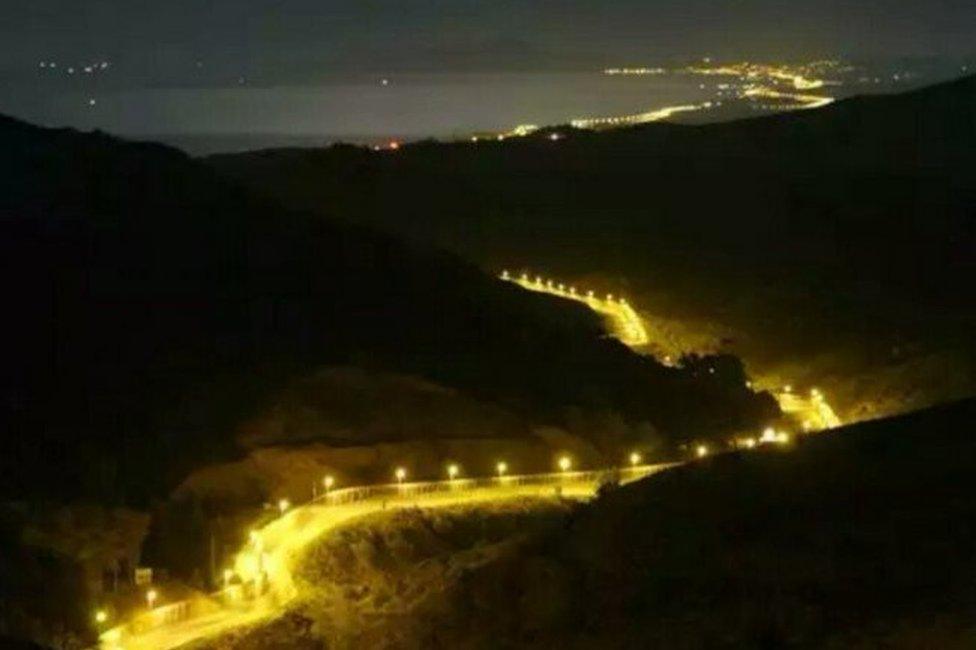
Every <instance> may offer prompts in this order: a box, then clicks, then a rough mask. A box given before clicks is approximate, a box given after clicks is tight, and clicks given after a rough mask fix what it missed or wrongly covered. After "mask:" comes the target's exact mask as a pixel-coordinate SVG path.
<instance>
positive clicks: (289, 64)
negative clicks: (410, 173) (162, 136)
mask: <svg viewBox="0 0 976 650" xmlns="http://www.w3.org/2000/svg"><path fill="white" fill-rule="evenodd" d="M974 32H976V2H973V1H972V0H810V1H802V2H801V1H799V0H725V1H717V0H680V1H679V0H563V1H557V0H276V1H272V0H251V1H247V0H169V1H167V2H151V1H149V0H85V1H84V2H78V1H77V0H31V1H30V2H27V1H8V2H4V3H2V7H0V83H2V84H3V85H6V87H7V89H6V92H4V91H3V90H2V89H0V112H4V113H13V114H15V115H17V116H18V117H23V118H25V119H36V120H37V121H39V122H42V123H52V124H53V123H69V124H74V125H77V126H81V127H95V126H98V127H100V128H108V129H110V130H119V131H128V132H132V131H144V132H162V131H172V130H180V129H181V121H184V122H185V125H184V126H185V129H184V130H189V131H200V130H207V129H211V128H213V127H214V126H215V125H214V124H212V123H210V122H208V121H207V120H208V119H210V118H211V117H213V111H211V110H209V109H206V110H204V109H202V108H201V107H200V106H208V105H209V104H208V102H211V101H217V102H218V104H216V106H217V107H218V108H217V110H218V111H219V110H226V111H229V113H230V117H231V118H233V119H232V121H231V124H232V125H233V127H234V128H237V129H245V130H252V129H260V128H262V127H266V128H265V129H264V130H278V131H280V130H282V129H288V130H295V129H290V127H289V126H288V125H290V124H292V123H293V122H296V121H298V122H302V123H307V124H304V125H303V126H302V127H301V129H297V130H301V131H303V132H304V131H309V130H311V131H318V130H328V128H329V125H330V123H329V120H325V119H324V118H321V116H317V115H316V116H312V115H310V114H309V112H308V111H307V110H304V109H302V110H298V109H295V108H294V106H295V105H296V103H295V101H293V99H294V98H289V99H288V100H287V101H286V102H284V104H283V105H282V106H272V105H271V104H272V100H271V99H269V98H267V97H264V98H261V100H260V102H262V103H255V100H254V98H253V97H251V98H249V99H248V102H249V103H247V104H246V105H243V106H242V105H241V104H239V102H238V99H237V98H231V99H229V100H228V99H227V98H226V97H217V98H210V97H208V98H199V97H190V98H188V97H187V96H180V97H176V98H174V97H170V96H167V97H165V98H162V99H160V98H158V97H147V96H141V97H137V98H134V99H132V100H131V101H130V100H129V99H128V98H127V99H126V102H125V104H124V106H123V105H122V103H121V102H117V104H116V106H115V107H114V111H115V112H114V113H108V111H109V109H110V107H111V104H110V103H109V102H110V100H111V97H110V95H109V94H108V93H111V92H118V91H125V92H132V91H134V90H138V89H150V90H153V91H155V90H158V89H177V90H179V91H180V92H184V91H186V90H187V89H225V88H238V87H240V86H244V85H246V86H247V87H248V88H251V89H260V88H265V89H274V88H276V87H281V86H289V87H292V88H295V87H302V86H306V87H314V88H322V87H326V86H329V85H330V84H331V85H336V84H349V83H353V84H363V83H365V84H369V83H373V82H376V81H378V80H380V79H382V78H384V77H386V76H393V75H397V74H400V75H404V74H441V73H464V74H484V73H504V72H533V73H537V72H570V71H586V72H593V71H597V70H600V69H601V68H603V67H605V66H617V65H647V64H652V65H653V64H664V65H667V64H668V63H670V62H672V61H688V60H695V59H698V58H699V57H704V56H711V57H715V58H717V59H735V60H740V59H744V58H750V59H754V60H755V59H762V60H767V61H781V60H810V59H816V58H833V57H846V58H857V57H860V58H869V57H882V58H889V59H890V58H896V57H903V56H904V57H944V56H949V57H953V56H955V57H961V56H969V55H971V54H972V53H973V52H974V50H976V48H974V47H973V45H972V43H973V40H974V39H973V37H974V35H976V34H974ZM45 62H56V63H57V64H58V65H59V68H58V70H59V73H62V72H63V71H64V70H65V67H66V66H74V67H76V68H77V71H78V74H79V78H81V75H82V74H83V71H84V68H85V67H87V66H90V65H94V66H96V68H95V70H94V72H93V73H92V76H91V77H89V78H87V79H96V77H97V80H96V81H91V82H89V81H87V80H83V81H71V82H70V83H67V82H64V80H63V79H60V78H59V80H58V81H56V82H55V81H51V80H50V78H53V76H52V75H48V77H49V78H44V79H40V78H39V76H38V67H39V65H40V64H41V63H45ZM103 62H104V63H106V64H108V67H107V68H105V70H104V71H103V70H102V69H101V68H100V67H99V66H100V65H101V64H102V63H103ZM350 80H352V82H350ZM70 84H73V85H70ZM85 84H87V85H85ZM357 87H358V86H357ZM430 88H431V86H429V85H428V86H426V87H425V90H423V91H422V93H423V94H420V93H421V91H418V94H417V95H416V96H415V97H407V99H406V101H408V102H409V101H413V102H414V103H415V104H423V102H425V101H427V98H429V97H433V98H434V99H436V96H437V93H436V91H432V90H430ZM573 90H574V91H575V92H577V93H587V92H589V93H591V94H592V93H595V92H598V91H596V90H593V89H589V88H582V87H580V88H576V89H573ZM357 92H358V91H355V90H354V91H345V90H344V91H343V93H345V94H340V95H336V96H330V97H328V98H327V99H326V100H323V101H328V102H331V104H330V105H335V104H341V103H342V102H343V101H344V98H345V97H350V98H352V99H353V100H355V99H356V97H357V95H356V93H357ZM506 92H507V93H510V94H511V95H512V96H513V97H516V98H518V97H521V96H522V95H518V94H517V93H518V90H517V89H515V88H514V87H513V88H506V89H505V90H503V91H502V94H504V93H506ZM69 93H74V94H69ZM547 93H548V91H544V92H543V91H540V92H538V93H536V95H534V96H528V95H525V96H524V97H525V100H524V102H525V103H526V104H527V105H528V106H529V107H530V108H531V106H532V105H533V104H535V103H537V102H538V101H550V102H552V103H556V102H562V103H565V102H567V100H565V99H564V98H563V97H562V96H561V95H559V94H555V95H553V94H551V93H548V94H547ZM491 94H493V95H495V94H497V93H495V92H492V93H491ZM297 101H298V102H299V103H300V102H301V101H302V98H298V100H297ZM318 101H319V99H318V98H314V99H312V100H309V103H310V104H311V105H313V106H314V105H316V102H318ZM619 101H620V102H621V103H630V100H629V99H628V100H626V102H625V99H620V100H619ZM220 102H223V104H220ZM450 102H455V103H456V104H459V105H464V104H465V103H466V102H467V99H466V98H464V97H461V96H460V95H459V96H458V98H457V99H456V100H454V99H451V100H450ZM450 102H449V106H448V107H447V108H445V110H449V111H455V110H458V109H456V108H455V104H451V103H450ZM90 103H91V105H90V106H89V104H90ZM164 103H166V104H165V106H164ZM646 104H647V105H653V101H652V99H651V98H648V99H647V102H646ZM99 105H101V106H104V107H105V108H104V109H103V113H102V114H101V115H89V114H86V113H84V112H83V110H82V109H83V108H85V107H89V108H96V107H97V106H99ZM509 105H511V101H508V103H507V104H506V106H509ZM221 106H224V107H227V108H221ZM289 107H291V108H290V110H287V109H289ZM576 108H577V107H569V108H567V111H566V115H565V117H571V116H572V113H573V111H574V110H576ZM578 108H579V109H580V110H584V109H589V108H591V107H589V106H580V107H578ZM593 108H600V107H599V106H595V107H593ZM635 108H636V107H635ZM486 110H487V109H486ZM492 110H494V109H492ZM519 111H522V109H521V108H520V109H519ZM262 112H263V114H264V115H267V116H268V117H270V118H271V119H270V121H268V122H267V124H265V123H264V122H262V120H263V119H264V118H263V117H262V116H260V115H257V116H256V114H258V113H262ZM362 112H363V111H362V110H358V109H357V111H355V112H353V113H352V117H351V118H350V119H346V117H347V116H343V115H338V113H336V114H337V115H338V118H341V120H345V121H344V122H341V129H339V130H342V131H343V132H347V131H355V130H357V129H366V130H376V128H377V127H376V123H378V122H381V121H382V120H388V121H389V120H390V118H389V116H385V115H376V116H375V119H373V121H360V122H357V121H356V120H355V119H352V118H355V117H356V116H357V114H361V113H362ZM522 112H524V113H528V114H527V115H526V119H530V118H532V114H531V113H532V111H522ZM522 112H520V113H519V114H520V115H521V114H522ZM89 113H90V112H89ZM512 113H513V114H514V113H515V110H514V109H513V110H512ZM550 113H551V111H550V112H545V111H541V112H540V113H539V115H540V117H543V118H544V117H548V115H550ZM560 115H561V114H560ZM142 116H145V117H142ZM313 117H314V118H315V119H313ZM406 117H409V118H410V119H409V120H406V121H405V122H404V123H405V124H407V125H409V126H410V128H412V129H426V128H433V126H439V125H441V124H451V125H452V126H453V125H455V124H456V126H457V127H458V128H466V127H468V126H471V125H479V126H480V125H482V124H483V123H484V122H485V117H484V116H483V115H481V114H475V113H471V114H461V115H458V116H457V118H456V119H454V121H450V120H449V119H447V118H444V119H441V121H440V122H437V123H436V124H434V123H433V122H432V123H430V125H428V123H427V122H425V121H423V120H420V119H419V118H418V116H417V115H412V114H411V115H408V116H406ZM338 118H337V119H338ZM510 119H511V118H510V116H509V115H508V114H507V113H506V114H505V115H504V116H499V117H498V118H497V120H495V121H496V122H498V123H503V122H507V121H509V120H510ZM234 120H236V121H234ZM316 120H318V121H316ZM341 120H340V121H341ZM392 121H396V120H392ZM347 122H348V124H347ZM485 126H489V125H485ZM492 126H493V125H492ZM336 128H339V127H336ZM389 131H391V132H396V131H397V124H391V125H390V128H389Z"/></svg>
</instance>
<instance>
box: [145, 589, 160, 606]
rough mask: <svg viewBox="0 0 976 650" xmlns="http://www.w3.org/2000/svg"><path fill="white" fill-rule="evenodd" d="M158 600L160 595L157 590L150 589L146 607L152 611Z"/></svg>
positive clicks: (147, 593)
mask: <svg viewBox="0 0 976 650" xmlns="http://www.w3.org/2000/svg"><path fill="white" fill-rule="evenodd" d="M158 598H159V594H158V593H157V592H156V590H155V589H150V590H149V591H147V592H146V606H147V607H148V608H149V609H152V608H153V606H154V605H155V604H156V600H157V599H158Z"/></svg>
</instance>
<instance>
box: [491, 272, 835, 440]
mask: <svg viewBox="0 0 976 650" xmlns="http://www.w3.org/2000/svg"><path fill="white" fill-rule="evenodd" d="M499 277H500V278H501V279H502V280H504V281H506V282H514V283H515V284H517V285H519V286H520V287H522V288H523V289H527V290H529V291H536V292H540V293H545V294H548V295H551V296H556V297H558V298H565V299H567V300H575V301H577V302H582V303H583V304H585V305H587V306H588V307H589V308H590V309H592V310H593V311H595V312H597V313H599V314H601V315H603V316H605V317H606V318H607V322H608V323H609V325H610V331H611V333H612V334H613V335H614V336H615V337H616V338H618V339H620V341H621V342H622V343H625V344H626V345H628V346H630V347H632V348H641V347H643V346H646V345H647V344H648V342H649V341H650V336H649V335H648V332H647V326H646V325H645V323H644V319H643V318H641V316H640V314H638V313H637V311H636V310H635V309H634V308H633V307H632V306H631V305H630V303H628V302H627V300H625V299H623V298H616V299H615V298H614V297H613V296H612V295H608V296H606V298H605V299H600V298H597V297H595V296H594V294H593V292H592V291H586V292H583V291H579V290H577V289H576V287H573V286H566V285H564V284H559V283H557V282H555V281H553V280H549V279H544V278H542V277H541V276H535V277H530V276H529V275H528V274H525V273H523V274H522V275H520V276H518V277H514V276H512V275H511V274H509V272H508V271H502V273H501V275H500V276H499ZM663 362H664V363H666V364H667V365H670V359H664V360H663ZM768 390H769V392H770V393H772V395H773V396H774V397H775V398H776V401H777V402H778V403H779V408H780V410H781V411H782V412H783V413H784V414H786V415H787V416H789V417H790V418H792V419H793V420H795V421H796V422H797V424H798V426H800V427H801V428H802V430H803V431H804V432H812V431H822V430H824V429H833V428H834V427H839V426H840V425H841V420H840V418H839V417H837V414H836V413H835V412H834V409H833V408H831V406H830V404H829V403H827V400H826V398H825V396H824V394H823V393H822V392H821V391H820V390H819V389H817V388H813V389H811V390H810V392H809V394H799V393H796V392H794V391H793V389H792V388H791V387H787V386H784V387H769V388H768Z"/></svg>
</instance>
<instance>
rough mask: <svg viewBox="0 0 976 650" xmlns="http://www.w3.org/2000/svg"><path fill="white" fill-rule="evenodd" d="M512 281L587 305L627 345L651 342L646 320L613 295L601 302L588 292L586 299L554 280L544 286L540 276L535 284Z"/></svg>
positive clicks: (574, 290) (524, 287) (524, 281)
mask: <svg viewBox="0 0 976 650" xmlns="http://www.w3.org/2000/svg"><path fill="white" fill-rule="evenodd" d="M523 277H524V276H523ZM512 281H514V282H515V283H516V284H518V285H519V286H521V287H522V288H523V289H528V290H529V291H540V292H542V293H548V294H550V295H553V296H558V297H560V298H567V299H570V300H577V301H579V302H583V303H586V305H587V306H588V307H589V308H590V309H592V310H593V311H595V312H597V313H598V314H601V315H603V316H606V317H607V319H608V321H609V323H610V324H611V325H612V330H611V331H612V333H613V334H614V336H616V337H617V338H618V339H620V341H621V342H622V343H624V344H625V345H630V346H633V347H639V346H642V345H646V344H647V342H648V341H649V340H650V337H649V336H648V334H647V329H646V328H645V326H644V319H643V318H641V316H640V315H639V314H638V313H637V312H636V311H635V310H634V308H633V307H632V306H631V305H630V304H628V302H627V301H626V300H620V301H619V302H615V301H614V300H613V294H608V295H607V298H606V300H599V299H597V298H595V297H594V293H593V291H587V292H586V294H585V296H586V297H585V298H584V297H583V296H581V295H578V293H577V290H576V287H569V291H568V292H567V291H566V285H563V284H560V285H558V286H555V285H554V284H553V281H552V280H547V281H546V283H545V284H543V282H542V278H541V277H539V276H536V280H535V282H534V283H532V282H528V281H526V280H525V279H521V280H512Z"/></svg>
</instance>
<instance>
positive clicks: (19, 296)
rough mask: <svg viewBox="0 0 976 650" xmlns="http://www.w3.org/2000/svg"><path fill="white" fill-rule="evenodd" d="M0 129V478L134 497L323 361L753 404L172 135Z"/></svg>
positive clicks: (641, 404)
mask: <svg viewBox="0 0 976 650" xmlns="http://www.w3.org/2000/svg"><path fill="white" fill-rule="evenodd" d="M0 144H2V147H0V179H2V180H0V260H2V265H3V269H2V270H3V283H2V294H3V296H4V299H5V304H6V309H5V310H4V314H5V315H4V318H3V321H2V322H3V330H2V338H0V340H2V342H3V348H2V350H0V356H2V358H3V360H4V361H3V364H2V370H0V427H2V430H3V434H2V435H3V446H2V449H0V459H2V460H0V475H2V480H0V493H2V494H5V495H15V494H19V495H24V494H37V493H45V494H49V495H64V494H68V495H71V496H74V497H86V496H88V497H97V498H103V499H112V500H128V501H136V502H138V501H142V500H143V499H145V498H146V497H148V496H150V495H154V494H159V493H161V492H162V491H164V490H165V489H166V488H167V487H168V486H171V485H172V484H173V483H174V482H175V481H177V480H179V479H180V478H182V477H183V475H184V474H185V473H186V471H187V470H189V469H191V468H192V467H194V466H197V465H199V464H201V463H204V462H207V461H208V460H213V459H216V458H222V457H225V456H227V455H228V454H231V453H234V451H235V450H234V447H233V444H232V442H231V440H232V435H231V433H232V431H233V430H234V428H235V427H236V426H237V424H238V423H239V422H241V420H242V419H244V418H246V417H248V416H249V415H252V414H253V413H255V412H256V411H258V410H259V409H260V408H262V406H264V405H266V403H267V400H268V399H269V396H270V395H272V394H273V393H275V392H276V391H278V390H279V389H281V388H282V387H283V386H285V385H288V384H289V383H290V382H292V381H294V380H297V379H300V378H302V377H304V376H307V375H308V374H309V373H311V372H312V371H313V370H315V369H317V368H320V367H322V366H326V365H336V364H343V365H356V366H360V367H365V368H378V369H385V370H392V371H395V372H401V373H406V374H415V375H420V376H422V377H425V378H427V379H429V380H433V381H436V382H441V383H443V384H446V385H449V386H452V387H455V388H459V389H462V390H464V391H467V392H468V393H470V394H472V395H473V396H475V397H476V398H478V399H485V400H489V401H495V402H498V403H502V404H504V405H505V406H506V407H507V408H509V409H512V410H514V411H516V412H519V413H523V414H528V415H529V416H530V417H532V418H535V419H536V420H538V421H544V422H553V421H555V422H556V423H558V422H559V419H560V418H561V417H562V414H563V413H564V411H565V409H566V408H568V407H571V406H576V407H579V408H583V409H599V410H608V411H614V412H617V413H619V414H621V416H622V417H624V418H625V419H628V420H630V421H632V422H640V421H645V420H647V421H650V422H652V423H654V424H655V425H656V426H657V427H658V428H659V429H660V430H661V431H662V432H664V433H671V434H673V435H678V434H679V433H680V434H684V435H687V434H688V433H693V432H702V433H707V432H712V433H715V432H718V431H720V430H723V429H725V430H727V429H728V428H730V427H738V426H744V425H748V426H753V425H756V424H758V422H759V421H761V420H763V419H764V418H766V417H769V416H770V415H771V408H770V401H769V400H768V398H766V399H763V398H759V397H756V396H754V395H752V394H751V393H749V392H748V391H746V389H745V388H744V386H743V383H742V378H741V377H734V378H731V379H730V380H729V381H726V382H725V383H722V382H719V381H714V380H711V381H700V380H697V379H695V378H694V377H692V376H691V375H690V374H684V373H680V372H675V371H672V370H668V369H665V368H662V367H661V366H658V365H656V364H654V363H652V362H649V361H647V360H644V359H641V358H639V357H637V356H635V355H633V354H632V353H630V352H629V351H628V350H627V349H625V348H624V347H623V346H621V345H619V344H617V343H615V342H614V341H612V340H608V339H606V338H605V336H604V334H603V332H602V329H601V327H600V324H599V322H598V321H597V320H596V319H595V318H594V317H593V316H592V315H591V314H589V313H588V312H587V311H586V310H583V309H580V308H577V307H574V306H572V305H566V304H564V303H563V301H554V300H546V299H542V298H539V297H536V296H532V295H529V294H527V293H525V292H522V291H519V290H516V289H514V288H513V287H511V286H508V285H505V284H502V283H500V282H497V281H495V280H493V279H491V278H489V277H487V276H485V275H483V274H482V273H481V272H480V271H478V270H477V269H476V268H474V267H471V266H467V265H465V264H463V263H461V262H460V261H458V260H457V259H455V258H454V257H452V256H450V255H447V254H441V253H436V252H432V251H430V250H427V249H421V248H415V247H411V246H407V245H404V244H402V243H400V242H398V241H396V240H394V239H392V238H389V237H386V236H382V235H378V234H376V233H372V232H369V231H367V230H365V229H362V228H359V227H355V226H350V225H339V224H337V223H335V222H332V221H328V220H325V219H322V218H321V217H320V216H317V215H313V214H309V213H302V212H297V211H290V210H287V209H283V208H280V207H279V206H278V205H276V204H274V203H272V202H270V201H266V200H263V199H258V198H255V197H254V196H253V195H251V194H250V193H248V192H246V191H244V190H242V189H240V188H238V187H236V186H234V185H233V184H230V183H228V182H226V181H224V180H222V179H221V178H220V177H218V175H217V174H216V173H215V172H214V171H212V170H211V169H210V168H208V167H206V166H204V165H202V164H200V163H198V162H195V161H193V160H191V159H189V158H188V157H186V156H185V155H183V154H182V153H180V152H178V151H176V150H172V149H169V148H166V147H163V146H159V145H155V144H145V143H130V142H124V141H120V140H117V139H115V138H112V137H109V136H106V135H103V134H98V133H96V134H81V133H77V132H74V131H70V130H46V129H41V128H37V127H33V126H30V125H27V124H24V123H21V122H17V121H15V120H11V119H7V118H0ZM377 408H382V405H377ZM459 433H462V434H463V432H459Z"/></svg>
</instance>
